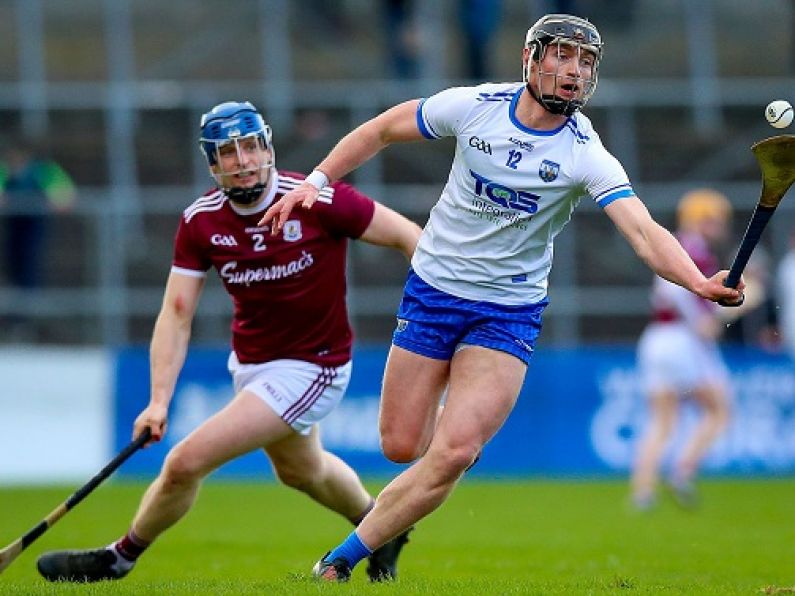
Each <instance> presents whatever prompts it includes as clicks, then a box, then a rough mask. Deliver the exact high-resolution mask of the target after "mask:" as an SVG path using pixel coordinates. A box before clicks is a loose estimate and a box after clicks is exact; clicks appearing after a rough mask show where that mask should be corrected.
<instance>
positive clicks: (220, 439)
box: [132, 391, 294, 542]
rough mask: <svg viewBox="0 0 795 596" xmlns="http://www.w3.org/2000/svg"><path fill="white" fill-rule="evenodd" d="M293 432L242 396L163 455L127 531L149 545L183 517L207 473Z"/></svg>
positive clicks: (253, 399)
mask: <svg viewBox="0 0 795 596" xmlns="http://www.w3.org/2000/svg"><path fill="white" fill-rule="evenodd" d="M293 432H294V431H293V430H292V429H291V428H290V427H289V426H287V424H285V423H284V421H283V420H282V419H281V418H279V417H278V416H277V415H276V414H275V413H274V412H273V410H271V409H270V408H269V407H268V406H267V405H266V404H264V403H263V402H262V400H261V399H260V398H259V397H257V396H256V395H254V394H252V393H250V392H248V391H242V392H241V393H239V394H238V395H237V396H236V397H235V398H234V399H233V400H232V401H231V402H230V403H229V404H228V405H227V406H226V407H225V408H224V409H222V410H221V411H220V412H218V413H216V414H215V415H214V416H212V417H211V418H209V419H208V420H207V421H205V422H204V423H203V424H202V425H201V426H199V428H197V429H196V430H195V431H193V432H192V433H191V434H190V435H188V436H187V437H186V438H185V439H184V440H182V441H181V442H180V443H179V444H178V445H176V446H175V447H174V448H173V449H172V450H171V451H170V452H169V454H168V456H167V457H166V461H165V463H164V464H163V469H162V470H161V472H160V475H159V476H158V477H157V479H156V480H155V481H154V482H153V483H152V484H151V486H150V487H149V489H148V490H147V491H146V494H145V495H144V498H143V500H142V501H141V504H140V506H139V509H138V512H137V513H136V515H135V518H134V520H133V523H132V529H133V531H134V532H135V534H136V535H137V536H139V537H140V538H142V539H143V540H146V541H147V542H152V541H153V540H154V539H155V538H157V537H158V536H159V535H160V534H161V533H162V532H163V531H164V530H166V529H168V528H169V527H170V526H172V525H173V524H174V523H176V522H177V521H178V520H179V519H180V518H182V516H184V515H185V513H187V512H188V510H189V509H190V507H191V505H192V504H193V502H194V500H195V498H196V494H197V492H198V490H199V485H200V484H201V481H202V479H203V478H204V477H205V476H207V475H208V474H209V473H210V472H212V471H213V470H215V469H216V468H218V467H220V466H221V465H222V464H224V463H226V462H228V461H230V460H232V459H234V458H236V457H238V456H240V455H243V454H244V453H248V452H250V451H253V450H255V449H257V448H260V447H263V446H266V445H268V444H270V443H272V442H274V441H278V440H281V439H283V438H284V437H286V436H288V435H290V434H292V433H293Z"/></svg>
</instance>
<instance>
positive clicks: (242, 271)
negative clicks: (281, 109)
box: [172, 170, 375, 366]
mask: <svg viewBox="0 0 795 596" xmlns="http://www.w3.org/2000/svg"><path fill="white" fill-rule="evenodd" d="M273 176H274V177H275V180H274V184H273V186H272V188H271V190H270V196H269V197H268V199H267V200H266V201H265V203H264V205H263V206H262V207H260V208H259V209H258V210H257V211H256V212H254V211H252V210H250V209H249V210H245V209H243V208H241V207H239V206H233V205H232V204H231V203H230V201H229V199H228V198H227V197H226V195H225V194H224V192H223V191H221V190H215V191H212V192H210V193H207V194H206V195H204V196H203V197H201V198H199V199H198V200H196V201H195V202H194V203H193V204H192V205H191V206H190V207H188V208H187V209H186V210H185V211H184V212H183V214H182V219H181V221H180V224H179V229H178V230H177V236H176V241H175V244H174V262H173V265H172V271H175V272H177V273H182V274H185V275H197V276H202V275H204V273H205V272H206V271H207V270H208V269H209V268H210V267H215V269H216V271H217V272H218V275H219V276H220V277H221V280H222V281H223V283H224V286H225V287H226V290H227V292H229V294H230V296H231V297H232V300H233V302H234V317H233V319H232V347H233V349H234V350H235V352H236V353H237V357H238V359H239V360H240V362H242V363H246V364H251V363H259V362H267V361H270V360H276V359H280V358H292V359H296V360H305V361H308V362H314V363H316V364H320V365H323V366H339V365H341V364H344V363H345V362H347V361H348V360H350V358H351V343H352V339H353V333H352V331H351V327H350V323H349V321H348V313H347V307H346V302H345V293H346V282H345V262H346V253H347V242H348V238H358V237H359V236H361V235H362V233H363V232H364V231H365V230H366V229H367V226H368V225H369V224H370V221H371V220H372V218H373V213H374V211H375V204H374V203H373V201H372V200H371V199H370V198H368V197H367V196H365V195H363V194H362V193H360V192H359V191H357V190H356V189H355V188H353V187H352V186H350V185H349V184H345V183H342V182H336V183H334V184H332V185H331V187H326V188H324V189H323V191H321V193H320V197H319V199H318V201H317V202H316V203H315V204H314V205H313V206H312V208H311V209H302V208H300V207H299V208H297V209H295V210H294V211H293V212H292V213H291V214H290V219H289V220H288V221H286V222H285V225H284V227H283V228H282V233H281V234H278V235H276V236H272V235H271V233H270V228H269V227H268V226H259V225H257V222H258V221H259V219H260V218H261V217H262V214H263V213H264V211H265V208H266V207H267V206H268V205H270V204H271V203H272V202H273V201H275V200H278V199H279V198H280V197H281V195H283V194H285V193H286V192H287V191H290V190H292V189H294V188H296V187H297V186H298V185H299V184H301V182H302V181H303V179H304V175H303V174H295V173H292V172H280V173H278V172H276V171H275V170H274V173H273Z"/></svg>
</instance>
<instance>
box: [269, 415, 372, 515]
mask: <svg viewBox="0 0 795 596" xmlns="http://www.w3.org/2000/svg"><path fill="white" fill-rule="evenodd" d="M285 426H286V425H285ZM265 452H266V453H267V454H268V457H269V458H270V460H271V464H272V465H273V470H274V473H275V474H276V477H277V478H278V479H279V480H280V481H281V482H282V483H283V484H285V485H286V486H289V487H290V488H294V489H296V490H299V491H301V492H303V493H305V494H306V495H308V496H309V497H310V498H312V499H314V500H315V501H317V502H318V503H320V504H321V505H323V506H324V507H327V508H328V509H331V510H332V511H334V512H336V513H339V514H340V515H342V516H344V517H346V518H347V519H349V520H350V521H351V523H354V524H356V523H357V522H359V521H360V520H361V518H362V517H363V516H364V514H365V512H366V510H367V509H368V508H369V507H370V505H371V504H372V500H373V499H372V497H371V496H370V494H369V493H368V492H367V490H366V489H365V488H364V485H362V481H361V480H360V479H359V476H358V475H357V474H356V472H354V471H353V469H352V468H351V467H350V466H349V465H348V464H346V463H345V462H344V461H342V460H341V459H340V458H339V457H337V456H336V455H334V454H333V453H330V452H328V451H326V450H325V449H323V446H322V445H321V442H320V433H319V432H318V430H317V427H313V428H312V431H311V432H310V434H309V435H300V434H298V433H292V434H290V435H288V436H286V437H284V438H283V439H281V440H279V441H276V442H274V443H271V444H270V445H268V446H267V447H266V448H265Z"/></svg>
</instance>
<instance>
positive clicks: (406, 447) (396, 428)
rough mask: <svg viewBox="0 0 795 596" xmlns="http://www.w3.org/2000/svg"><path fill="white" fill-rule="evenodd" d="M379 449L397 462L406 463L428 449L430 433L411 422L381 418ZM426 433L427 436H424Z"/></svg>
mask: <svg viewBox="0 0 795 596" xmlns="http://www.w3.org/2000/svg"><path fill="white" fill-rule="evenodd" d="M378 430H379V434H380V437H381V451H383V453H384V456H385V457H386V458H387V459H389V460H390V461H393V462H395V463H397V464H408V463H411V462H413V461H414V460H415V459H417V458H418V457H420V456H422V455H423V454H424V453H425V451H426V450H427V449H428V444H429V443H430V440H431V438H432V433H427V432H424V431H423V429H422V428H420V427H415V426H414V425H412V424H403V425H401V424H394V423H392V422H390V421H389V420H386V419H384V418H382V419H381V420H380V423H379V429H378ZM426 435H427V436H426Z"/></svg>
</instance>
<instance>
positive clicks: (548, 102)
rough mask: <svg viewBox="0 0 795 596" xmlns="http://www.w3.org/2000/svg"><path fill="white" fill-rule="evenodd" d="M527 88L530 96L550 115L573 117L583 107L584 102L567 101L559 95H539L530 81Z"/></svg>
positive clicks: (526, 84)
mask: <svg viewBox="0 0 795 596" xmlns="http://www.w3.org/2000/svg"><path fill="white" fill-rule="evenodd" d="M525 86H526V87H527V92H528V93H530V96H531V97H532V98H533V99H535V100H536V101H537V102H538V103H539V104H541V107H542V108H544V109H545V110H546V111H547V112H549V113H550V114H555V115H563V116H571V115H572V114H573V113H574V112H576V111H577V110H578V109H580V108H581V107H582V102H581V101H578V100H570V101H566V100H565V99H561V98H559V97H558V96H557V95H539V94H538V93H536V90H535V89H533V86H532V85H531V84H530V81H529V80H528V81H527V83H525Z"/></svg>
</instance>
